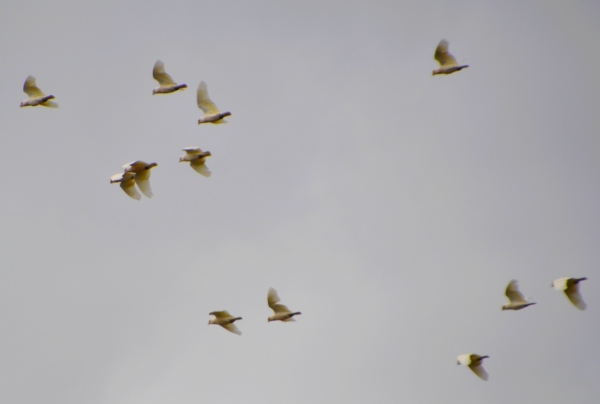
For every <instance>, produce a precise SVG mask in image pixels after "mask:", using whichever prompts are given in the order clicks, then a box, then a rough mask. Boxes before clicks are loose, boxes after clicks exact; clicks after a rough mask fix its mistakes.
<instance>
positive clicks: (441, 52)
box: [431, 39, 469, 76]
mask: <svg viewBox="0 0 600 404" xmlns="http://www.w3.org/2000/svg"><path fill="white" fill-rule="evenodd" d="M449 45H450V44H449V42H448V41H446V40H445V39H442V40H441V41H440V43H439V44H438V46H437V48H436V49H435V54H434V55H433V57H434V59H435V60H437V61H438V63H439V64H440V67H438V68H437V69H435V70H434V71H433V72H432V73H431V75H432V76H435V75H436V74H451V73H454V72H457V71H460V70H462V69H464V68H466V67H469V65H459V64H458V62H457V61H456V59H455V58H454V56H452V54H451V53H450V52H448V46H449Z"/></svg>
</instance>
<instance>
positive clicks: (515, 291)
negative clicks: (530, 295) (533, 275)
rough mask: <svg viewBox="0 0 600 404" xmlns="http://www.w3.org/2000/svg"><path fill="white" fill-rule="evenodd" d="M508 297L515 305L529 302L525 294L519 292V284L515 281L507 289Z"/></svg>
mask: <svg viewBox="0 0 600 404" xmlns="http://www.w3.org/2000/svg"><path fill="white" fill-rule="evenodd" d="M506 297H508V299H509V300H510V301H511V302H513V303H517V302H527V300H526V299H525V297H524V296H523V294H522V293H521V292H519V284H518V282H517V281H516V280H514V279H513V280H512V281H510V283H509V284H508V286H507V287H506Z"/></svg>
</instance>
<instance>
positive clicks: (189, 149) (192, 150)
mask: <svg viewBox="0 0 600 404" xmlns="http://www.w3.org/2000/svg"><path fill="white" fill-rule="evenodd" d="M181 150H182V151H184V152H186V154H189V155H191V156H197V155H199V154H202V150H200V148H198V147H186V148H185V149H181Z"/></svg>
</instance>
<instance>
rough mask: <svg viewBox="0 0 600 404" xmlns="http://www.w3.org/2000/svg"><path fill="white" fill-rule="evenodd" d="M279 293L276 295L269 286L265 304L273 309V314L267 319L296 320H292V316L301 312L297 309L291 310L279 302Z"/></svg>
mask: <svg viewBox="0 0 600 404" xmlns="http://www.w3.org/2000/svg"><path fill="white" fill-rule="evenodd" d="M280 300H281V299H279V295H277V291H276V290H275V289H273V288H269V293H268V294H267V304H268V305H269V307H270V308H271V309H272V310H273V315H272V316H270V317H269V318H268V321H269V322H271V321H284V322H289V321H296V320H294V316H296V315H299V314H302V313H300V312H299V311H296V312H292V311H291V310H290V309H288V308H287V306H285V305H283V304H280V303H279V301H280Z"/></svg>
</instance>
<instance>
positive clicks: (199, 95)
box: [196, 81, 219, 114]
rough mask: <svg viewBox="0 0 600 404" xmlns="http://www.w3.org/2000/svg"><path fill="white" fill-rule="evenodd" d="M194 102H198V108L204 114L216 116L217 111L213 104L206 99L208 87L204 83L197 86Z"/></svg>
mask: <svg viewBox="0 0 600 404" xmlns="http://www.w3.org/2000/svg"><path fill="white" fill-rule="evenodd" d="M196 101H197V102H198V108H200V109H201V110H202V111H203V112H204V113H205V114H218V113H219V109H218V108H217V106H216V105H215V103H214V102H212V101H211V100H210V98H208V87H207V86H206V83H205V82H203V81H201V82H200V84H198V91H197V92H196Z"/></svg>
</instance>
